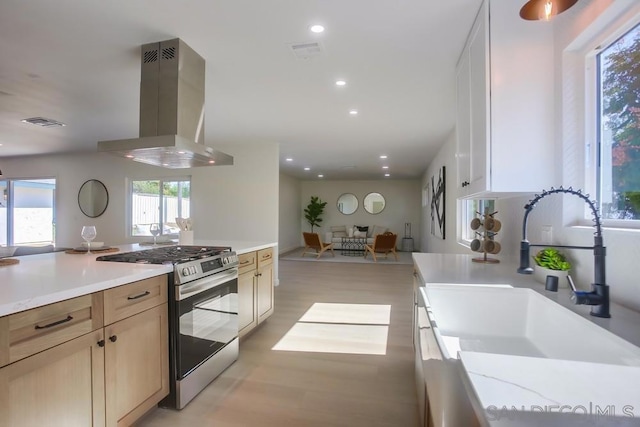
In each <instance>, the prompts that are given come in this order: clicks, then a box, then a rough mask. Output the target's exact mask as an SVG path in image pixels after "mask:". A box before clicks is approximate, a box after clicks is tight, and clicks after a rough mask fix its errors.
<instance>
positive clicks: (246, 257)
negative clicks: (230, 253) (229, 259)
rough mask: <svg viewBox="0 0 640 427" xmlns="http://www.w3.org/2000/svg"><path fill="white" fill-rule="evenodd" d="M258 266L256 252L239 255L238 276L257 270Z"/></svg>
mask: <svg viewBox="0 0 640 427" xmlns="http://www.w3.org/2000/svg"><path fill="white" fill-rule="evenodd" d="M257 266H258V263H257V256H256V253H255V252H248V253H246V254H240V255H238V274H242V273H246V272H247V271H252V270H255V269H256V268H257Z"/></svg>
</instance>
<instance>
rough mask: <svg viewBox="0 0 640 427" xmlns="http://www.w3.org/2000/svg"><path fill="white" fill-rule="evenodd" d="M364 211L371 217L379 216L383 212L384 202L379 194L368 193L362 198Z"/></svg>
mask: <svg viewBox="0 0 640 427" xmlns="http://www.w3.org/2000/svg"><path fill="white" fill-rule="evenodd" d="M363 204H364V209H365V210H366V211H367V212H369V213H370V214H372V215H376V214H379V213H380V212H382V211H383V210H384V207H385V205H386V201H385V200H384V196H383V195H382V194H380V193H369V194H367V195H366V196H365V197H364V203H363Z"/></svg>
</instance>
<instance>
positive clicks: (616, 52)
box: [595, 25, 640, 221]
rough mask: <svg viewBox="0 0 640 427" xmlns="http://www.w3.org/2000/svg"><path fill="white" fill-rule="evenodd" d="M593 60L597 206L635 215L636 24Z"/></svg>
mask: <svg viewBox="0 0 640 427" xmlns="http://www.w3.org/2000/svg"><path fill="white" fill-rule="evenodd" d="M596 65H597V76H596V81H597V107H598V110H597V116H596V118H597V138H598V142H599V144H598V153H597V156H596V158H595V160H596V162H597V168H596V170H597V178H596V191H597V195H598V196H597V199H598V202H599V204H600V206H599V207H600V211H601V213H602V218H603V219H608V220H627V221H629V220H640V25H636V26H635V27H634V28H632V29H630V30H629V31H627V32H626V33H625V34H624V35H622V36H621V37H619V38H617V39H616V40H615V41H613V42H612V43H610V44H608V45H607V46H606V47H604V48H603V49H602V50H601V51H600V53H599V54H598V55H597V56H596Z"/></svg>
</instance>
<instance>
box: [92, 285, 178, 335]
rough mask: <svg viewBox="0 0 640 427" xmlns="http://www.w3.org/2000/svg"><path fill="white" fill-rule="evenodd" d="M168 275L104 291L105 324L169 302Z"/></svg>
mask: <svg viewBox="0 0 640 427" xmlns="http://www.w3.org/2000/svg"><path fill="white" fill-rule="evenodd" d="M167 292H168V282H167V276H166V275H162V276H156V277H151V278H149V279H145V280H140V281H138V282H133V283H129V284H127V285H123V286H118V287H117V288H111V289H107V290H106V291H104V324H105V325H110V324H112V323H114V322H117V321H118V320H122V319H125V318H127V317H130V316H133V315H134V314H138V313H141V312H143V311H145V310H148V309H150V308H153V307H155V306H157V305H160V304H164V303H165V302H167Z"/></svg>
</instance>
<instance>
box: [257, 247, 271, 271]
mask: <svg viewBox="0 0 640 427" xmlns="http://www.w3.org/2000/svg"><path fill="white" fill-rule="evenodd" d="M269 264H273V248H267V249H261V250H259V251H258V266H259V267H262V266H263V265H269Z"/></svg>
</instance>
